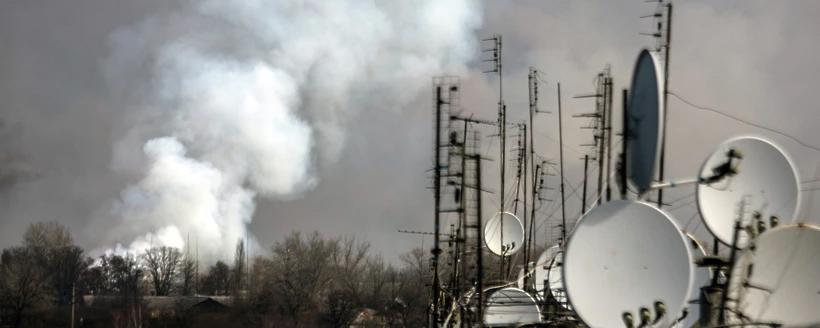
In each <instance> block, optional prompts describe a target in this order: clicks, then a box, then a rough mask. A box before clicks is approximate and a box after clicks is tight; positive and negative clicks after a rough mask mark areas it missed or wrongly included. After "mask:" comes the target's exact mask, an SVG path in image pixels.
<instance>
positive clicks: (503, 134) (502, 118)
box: [482, 34, 507, 275]
mask: <svg viewBox="0 0 820 328" xmlns="http://www.w3.org/2000/svg"><path fill="white" fill-rule="evenodd" d="M482 41H493V48H490V49H486V50H483V51H485V52H492V53H493V58H492V59H486V60H484V61H487V62H492V63H494V64H495V66H494V68H493V69H492V70H488V71H485V73H498V134H499V139H500V140H499V143H500V148H501V149H499V153H500V163H499V170H500V172H499V174H500V176H501V189H500V190H499V194H500V201H501V204H500V206H499V211H498V212H499V213H500V214H499V222H500V225H501V230H500V237H501V238H500V239H501V251H502V253H501V254H502V255H500V257H501V261H500V264H501V274H502V275H503V274H504V206H505V204H504V201H505V200H504V193H505V190H504V175H505V172H504V169H505V167H506V165H507V163H506V149H507V115H506V114H507V106H505V105H504V82H503V81H504V79H503V70H502V63H501V47H502V44H501V35H498V34H496V35H493V37H492V38H488V39H484V40H482Z"/></svg>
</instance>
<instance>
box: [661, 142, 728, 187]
mask: <svg viewBox="0 0 820 328" xmlns="http://www.w3.org/2000/svg"><path fill="white" fill-rule="evenodd" d="M741 159H743V155H742V154H741V153H740V152H739V151H737V150H735V149H734V148H732V149H729V151H727V152H726V161H725V162H723V163H721V164H720V165H717V166H715V167H714V168H712V175H710V176H707V177H697V178H688V179H681V180H676V181H661V182H656V183H654V184H652V186H650V187H649V190H656V189H663V188H674V187H678V186H682V185H689V184H695V183H699V184H712V183H715V182H718V181H721V180H723V179H725V178H727V177H732V176H735V175H737V173H738V172H740V170H739V169H738V165H739V163H738V162H740V160H741Z"/></svg>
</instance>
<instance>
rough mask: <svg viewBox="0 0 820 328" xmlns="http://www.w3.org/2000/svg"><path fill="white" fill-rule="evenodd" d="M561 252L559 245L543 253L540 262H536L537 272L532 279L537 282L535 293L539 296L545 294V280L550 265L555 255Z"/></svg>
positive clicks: (539, 257) (539, 258)
mask: <svg viewBox="0 0 820 328" xmlns="http://www.w3.org/2000/svg"><path fill="white" fill-rule="evenodd" d="M560 251H561V249H560V248H558V245H554V246H552V247H550V248H547V249H546V250H545V251H544V252H543V253H541V255H540V256H538V260H537V261H535V272H534V273H533V277H532V279H533V281H535V291H536V292H538V294H539V295H541V294H543V292H544V280H546V279H547V277H548V270H549V267H550V263H551V262H552V259H553V258H554V257H555V254H557V253H558V252H560Z"/></svg>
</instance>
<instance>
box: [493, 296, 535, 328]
mask: <svg viewBox="0 0 820 328" xmlns="http://www.w3.org/2000/svg"><path fill="white" fill-rule="evenodd" d="M539 322H541V311H539V309H538V304H537V303H536V302H535V299H533V298H532V296H530V294H527V292H525V291H523V290H521V289H518V288H512V287H510V288H504V289H499V290H497V291H495V292H493V293H492V294H491V295H490V297H488V298H487V305H486V307H485V308H484V325H485V326H489V327H509V326H519V325H526V324H533V323H539Z"/></svg>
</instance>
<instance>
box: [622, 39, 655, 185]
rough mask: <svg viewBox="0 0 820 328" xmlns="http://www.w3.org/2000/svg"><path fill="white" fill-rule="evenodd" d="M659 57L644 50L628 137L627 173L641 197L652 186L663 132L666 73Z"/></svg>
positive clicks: (636, 75)
mask: <svg viewBox="0 0 820 328" xmlns="http://www.w3.org/2000/svg"><path fill="white" fill-rule="evenodd" d="M661 67H662V66H661V65H660V59H658V55H657V54H656V53H654V52H651V51H649V50H643V51H641V53H640V54H639V55H638V61H637V62H636V63H635V71H634V72H633V73H632V88H631V89H630V92H631V94H630V95H629V103H628V107H627V109H626V111H627V115H626V117H627V120H628V121H627V125H628V132H629V135H628V136H627V137H626V139H625V140H626V143H627V145H626V146H627V147H626V151H627V154H626V174H627V177H628V178H629V181H630V182H631V183H632V186H633V187H634V188H635V189H637V192H638V194H643V193H644V192H646V191H647V190H649V189H650V187H651V186H652V181H653V180H654V179H655V167H656V162H657V159H658V155H659V154H660V147H661V143H660V136H661V135H662V129H663V124H662V122H663V111H662V110H661V109H662V108H663V97H664V95H663V70H662V69H661Z"/></svg>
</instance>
